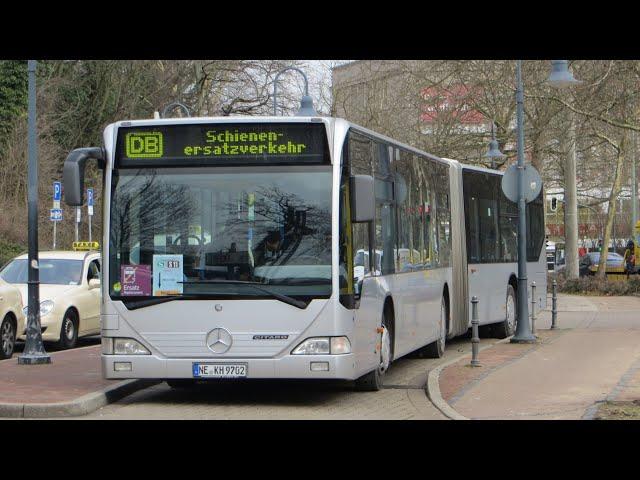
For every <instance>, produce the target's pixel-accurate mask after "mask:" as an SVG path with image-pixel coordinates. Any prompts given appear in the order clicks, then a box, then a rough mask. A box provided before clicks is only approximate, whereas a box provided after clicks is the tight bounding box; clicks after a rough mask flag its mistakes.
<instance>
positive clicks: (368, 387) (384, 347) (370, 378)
mask: <svg viewBox="0 0 640 480" xmlns="http://www.w3.org/2000/svg"><path fill="white" fill-rule="evenodd" d="M389 315H390V314H389V313H388V310H387V309H385V311H384V312H383V313H382V333H381V334H380V363H379V364H378V366H377V367H376V368H375V369H374V370H373V371H372V372H369V373H367V374H366V375H363V376H362V377H360V378H358V379H357V380H356V390H360V391H361V392H377V391H378V390H380V389H381V388H382V380H383V378H384V374H385V373H386V372H387V370H388V369H389V366H390V365H391V361H392V356H393V347H392V345H393V334H392V332H391V329H390V328H389V327H390V326H391V320H390V319H389Z"/></svg>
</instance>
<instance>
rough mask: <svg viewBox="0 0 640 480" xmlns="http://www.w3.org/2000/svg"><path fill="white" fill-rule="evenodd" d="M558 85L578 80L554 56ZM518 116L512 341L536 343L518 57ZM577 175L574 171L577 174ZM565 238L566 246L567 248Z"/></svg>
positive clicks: (554, 79) (553, 80) (553, 76)
mask: <svg viewBox="0 0 640 480" xmlns="http://www.w3.org/2000/svg"><path fill="white" fill-rule="evenodd" d="M547 81H549V82H551V83H552V84H553V85H555V86H559V87H560V86H566V85H573V84H574V83H576V80H575V79H574V78H573V75H571V73H570V72H569V71H568V69H567V61H566V60H554V61H553V62H552V72H551V75H550V76H549V78H548V80H547ZM516 120H517V128H518V163H517V169H518V324H517V328H516V334H515V335H514V336H513V337H512V338H511V343H534V342H535V341H536V337H535V336H534V335H533V334H532V333H531V326H530V325H529V305H528V296H527V218H526V211H527V210H526V207H527V205H526V202H525V175H524V170H525V164H524V91H523V87H522V60H516ZM574 176H575V175H574ZM566 243H567V242H565V249H566V248H567V246H566Z"/></svg>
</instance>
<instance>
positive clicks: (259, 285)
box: [178, 279, 308, 310]
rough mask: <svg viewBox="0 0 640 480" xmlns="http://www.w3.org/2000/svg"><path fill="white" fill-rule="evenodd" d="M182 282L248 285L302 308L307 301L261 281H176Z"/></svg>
mask: <svg viewBox="0 0 640 480" xmlns="http://www.w3.org/2000/svg"><path fill="white" fill-rule="evenodd" d="M178 283H184V284H196V283H229V284H238V285H248V286H250V287H253V288H255V289H256V290H260V291H261V292H265V293H268V294H269V295H270V296H272V297H273V298H275V299H277V300H280V301H281V302H284V303H287V304H289V305H293V306H294V307H298V308H300V309H302V310H304V309H305V308H307V305H308V303H304V302H303V301H301V300H297V299H295V298H293V297H290V296H288V295H283V294H282V293H278V292H274V291H272V290H269V289H268V288H264V287H263V286H262V285H263V284H262V283H258V282H245V281H242V280H224V279H216V280H188V281H186V282H178Z"/></svg>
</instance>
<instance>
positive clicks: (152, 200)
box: [109, 166, 332, 300]
mask: <svg viewBox="0 0 640 480" xmlns="http://www.w3.org/2000/svg"><path fill="white" fill-rule="evenodd" d="M331 179H332V173H331V167H330V166H303V167H298V166H295V167H294V166H289V167H276V166H270V167H244V168H226V167H218V168H172V169H168V168H165V169H150V168H145V169H120V170H118V171H116V172H115V173H114V179H113V187H112V188H113V196H112V206H111V235H110V242H111V243H110V259H109V260H110V263H109V265H110V274H109V278H110V281H109V283H110V285H109V287H110V293H111V296H112V298H119V297H159V296H168V295H171V296H173V295H185V296H186V295H188V296H189V297H190V298H191V297H192V296H201V297H211V296H216V297H219V296H229V297H230V298H231V297H237V296H239V295H241V296H243V297H260V296H262V297H265V296H268V294H269V292H270V291H273V292H277V293H280V294H283V295H294V296H295V295H299V296H306V297H326V296H328V295H330V293H331ZM223 280H224V281H223ZM231 280H233V281H236V282H235V283H234V282H229V281H231ZM225 281H226V282H225ZM238 281H240V282H259V283H260V284H263V285H268V287H269V291H266V292H265V291H264V290H262V291H261V290H259V289H256V288H252V287H250V286H249V285H248V284H242V283H239V282H238ZM132 300H133V299H132Z"/></svg>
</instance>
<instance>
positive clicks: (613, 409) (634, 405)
mask: <svg viewBox="0 0 640 480" xmlns="http://www.w3.org/2000/svg"><path fill="white" fill-rule="evenodd" d="M594 419H595V420H640V400H633V401H632V402H605V403H603V404H602V405H600V407H599V408H598V412H597V413H596V415H595V417H594Z"/></svg>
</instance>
